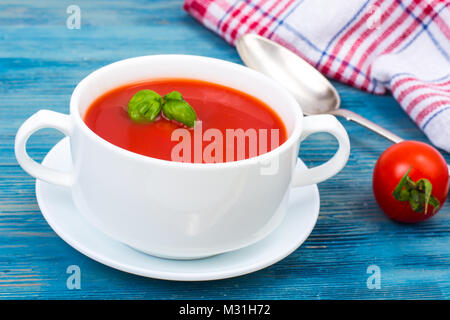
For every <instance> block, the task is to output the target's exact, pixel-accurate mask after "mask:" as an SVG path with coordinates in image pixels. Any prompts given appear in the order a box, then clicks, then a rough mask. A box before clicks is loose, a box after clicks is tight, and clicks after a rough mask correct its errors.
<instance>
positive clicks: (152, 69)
mask: <svg viewBox="0 0 450 320" xmlns="http://www.w3.org/2000/svg"><path fill="white" fill-rule="evenodd" d="M159 78H185V79H197V80H204V81H209V82H213V83H217V84H221V85H225V86H228V87H231V88H235V89H238V90H241V91H243V92H245V93H247V94H250V95H252V96H255V97H258V98H259V99H260V100H262V101H264V102H265V103H266V104H268V105H269V106H270V107H271V108H272V109H273V110H274V111H275V112H276V113H277V114H278V115H279V116H280V118H281V119H282V121H283V123H284V125H285V126H286V130H287V133H288V139H287V140H286V141H285V142H284V143H283V144H281V145H280V146H279V147H277V148H275V149H273V150H272V151H270V152H267V153H264V154H261V155H259V156H257V157H253V158H250V159H246V160H240V161H232V162H226V163H208V164H203V163H182V162H175V161H166V160H160V159H155V158H151V157H146V156H143V155H140V154H137V153H133V152H130V151H127V150H125V149H122V148H119V147H117V146H115V145H113V144H111V143H109V142H107V141H106V140H104V139H102V138H100V137H99V136H98V135H96V134H95V133H94V132H93V131H91V130H90V129H89V128H88V127H87V125H86V124H85V123H84V121H83V116H84V114H85V112H86V110H87V109H88V107H89V106H90V105H91V104H92V102H93V101H94V100H95V99H96V98H98V97H99V96H100V95H102V94H104V93H105V92H107V91H109V90H111V89H114V88H117V87H119V86H121V85H126V84H130V83H133V82H137V81H143V80H148V79H159ZM224 112H226V111H225V110H224ZM42 128H55V129H58V130H60V131H62V132H63V133H64V134H65V135H67V136H68V137H69V138H70V149H71V153H72V162H73V169H72V170H71V171H67V172H64V171H59V170H51V169H48V168H46V167H44V166H42V165H40V164H38V163H36V162H35V161H34V160H32V159H31V158H30V157H29V156H28V154H27V153H26V142H27V140H28V138H29V137H30V135H31V134H33V133H34V132H35V131H37V130H39V129H42ZM315 132H328V133H330V134H332V135H333V136H334V137H335V138H336V139H337V140H338V143H339V147H338V150H337V152H336V154H335V155H334V156H333V157H332V158H331V159H330V160H328V161H327V162H325V163H324V164H321V165H319V166H317V167H314V168H296V162H297V158H298V152H299V147H300V143H301V141H302V140H303V139H305V138H306V137H307V136H308V135H310V134H312V133H315ZM15 153H16V158H17V160H18V162H19V164H20V165H21V166H22V167H23V168H24V169H25V170H26V171H27V172H28V173H30V174H31V175H32V176H34V177H36V178H37V179H40V180H43V181H46V182H49V183H53V184H56V185H60V186H65V187H67V188H69V189H70V192H71V194H72V199H73V203H74V204H75V206H76V207H77V208H78V210H79V211H80V212H81V213H82V214H83V216H84V218H85V219H86V220H87V221H89V223H91V224H92V225H93V226H95V227H96V228H97V229H99V230H101V231H102V232H103V233H105V234H107V235H108V236H110V237H111V238H113V239H116V240H118V241H120V242H122V243H125V244H127V245H129V246H131V247H133V248H135V249H138V250H140V251H143V252H146V253H149V254H152V255H155V256H159V257H168V258H174V259H194V258H202V257H206V256H212V255H215V254H219V253H224V252H229V251H233V250H237V249H241V248H243V247H245V246H249V245H251V244H253V243H256V242H257V241H259V240H261V239H263V238H265V237H266V236H268V235H269V234H270V233H271V232H272V231H273V230H275V229H276V228H277V227H278V225H279V224H280V223H281V222H282V221H283V219H284V216H285V214H286V210H287V199H288V198H289V192H290V191H291V190H293V189H294V188H296V187H302V186H305V185H310V184H315V183H318V182H321V181H324V180H326V179H328V178H330V177H332V176H333V175H335V174H336V173H338V172H339V171H340V170H341V169H342V168H343V167H344V165H345V164H346V162H347V159H348V156H349V153H350V143H349V139H348V135H347V133H346V131H345V129H344V127H343V126H342V125H341V124H340V122H339V121H338V120H336V118H335V117H334V116H331V115H317V116H309V117H303V114H302V111H301V107H300V106H299V105H298V103H297V102H296V100H295V99H294V98H293V97H292V96H291V94H290V93H289V92H287V91H286V90H285V89H284V88H283V87H281V86H280V85H278V84H277V83H276V82H274V81H273V80H271V79H269V78H268V77H266V76H264V75H263V74H260V73H258V72H256V71H254V70H251V69H249V68H246V67H244V66H241V65H238V64H234V63H231V62H228V61H223V60H218V59H213V58H207V57H199V56H187V55H155V56H144V57H137V58H131V59H126V60H122V61H118V62H115V63H112V64H110V65H107V66H105V67H103V68H100V69H98V70H96V71H94V72H93V73H91V74H90V75H88V76H87V77H86V78H84V79H83V80H82V81H81V82H80V83H79V84H78V86H77V87H76V88H75V90H74V92H73V94H72V98H71V101H70V114H69V115H65V114H62V113H57V112H53V111H49V110H41V111H39V112H37V113H35V114H34V115H32V116H31V117H30V118H29V119H27V120H26V121H25V122H24V124H23V125H22V126H21V127H20V128H19V131H18V132H17V135H16V144H15ZM305 201H310V200H308V199H305Z"/></svg>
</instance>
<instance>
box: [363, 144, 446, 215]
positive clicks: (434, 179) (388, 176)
mask: <svg viewBox="0 0 450 320" xmlns="http://www.w3.org/2000/svg"><path fill="white" fill-rule="evenodd" d="M408 170H410V171H409V174H408V176H409V177H410V178H411V180H412V181H414V182H418V181H419V180H420V179H427V180H429V181H430V182H431V185H432V189H431V195H432V196H433V197H434V198H435V199H437V200H438V201H439V203H440V205H439V207H438V209H437V210H435V208H434V207H433V206H432V205H428V209H427V212H426V213H425V206H423V210H421V211H420V212H418V211H417V210H418V209H417V208H416V211H415V210H413V209H412V206H411V204H410V202H409V201H400V200H397V199H396V198H395V197H394V195H393V192H394V190H395V188H396V187H397V186H398V185H399V182H400V181H401V180H402V178H403V177H404V176H405V174H406V173H407V172H408ZM411 180H410V181H411ZM372 183H373V192H374V195H375V199H376V200H377V202H378V205H379V206H380V207H381V209H382V210H383V211H384V212H385V213H386V215H387V216H389V217H390V218H391V219H393V220H396V221H399V222H406V223H411V222H418V221H422V220H426V219H428V218H431V217H432V216H434V215H435V214H436V213H437V212H438V211H439V209H440V208H442V206H443V205H444V204H445V200H446V198H447V194H448V188H449V171H448V167H447V163H446V162H445V159H444V157H443V156H442V155H441V154H440V153H439V152H438V151H437V150H436V149H435V148H433V147H431V146H430V145H428V144H425V143H422V142H418V141H403V142H400V143H397V144H394V145H393V146H391V147H389V148H388V149H386V150H385V151H384V152H383V153H382V154H381V156H380V158H379V159H378V161H377V163H376V165H375V169H374V172H373V181H372ZM405 188H406V187H405ZM423 204H424V202H423Z"/></svg>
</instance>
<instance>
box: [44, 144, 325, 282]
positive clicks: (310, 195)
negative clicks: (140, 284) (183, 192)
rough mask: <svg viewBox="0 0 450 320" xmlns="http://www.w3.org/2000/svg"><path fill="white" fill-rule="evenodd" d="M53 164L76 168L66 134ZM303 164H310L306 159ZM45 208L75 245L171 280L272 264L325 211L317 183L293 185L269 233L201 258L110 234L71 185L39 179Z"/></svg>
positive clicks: (118, 265) (122, 266)
mask: <svg viewBox="0 0 450 320" xmlns="http://www.w3.org/2000/svg"><path fill="white" fill-rule="evenodd" d="M43 164H44V165H45V166H47V167H49V168H54V169H60V170H70V169H71V168H72V163H71V158H70V150H69V141H68V139H67V138H65V139H63V140H61V141H60V142H59V143H58V144H57V145H56V146H55V147H53V149H52V150H51V151H50V152H49V153H48V155H47V156H46V157H45V159H44V161H43ZM297 167H298V168H305V165H304V164H303V163H302V162H301V160H299V161H298V163H297ZM36 196H37V200H38V203H39V207H40V208H41V211H42V214H43V215H44V217H45V219H46V220H47V222H48V223H49V225H50V226H51V227H52V229H53V230H54V231H55V232H56V233H57V234H58V235H59V236H60V237H61V238H62V239H63V240H64V241H66V242H67V243H68V244H69V245H71V246H72V247H74V248H75V249H76V250H78V251H79V252H81V253H83V254H85V255H86V256H88V257H90V258H92V259H94V260H96V261H98V262H100V263H103V264H105V265H107V266H110V267H112V268H115V269H118V270H122V271H125V272H129V273H133V274H136V275H140V276H144V277H151V278H157V279H167V280H183V281H201V280H215V279H223V278H230V277H235V276H239V275H243V274H247V273H251V272H254V271H257V270H260V269H263V268H265V267H268V266H270V265H272V264H274V263H276V262H278V261H280V260H281V259H283V258H285V257H286V256H288V255H289V254H290V253H292V252H293V251H295V250H296V249H297V248H298V247H299V246H300V245H301V244H302V243H303V242H304V241H305V240H306V238H307V237H308V236H309V234H310V233H311V231H312V229H313V228H314V225H315V224H316V221H317V217H318V214H319V205H320V201H319V192H318V189H317V186H316V185H309V186H306V187H301V188H296V189H294V190H292V191H291V194H290V199H289V201H288V205H287V213H286V216H285V218H284V220H283V221H282V222H281V224H280V226H278V228H277V229H276V230H275V231H274V232H272V233H271V234H270V235H269V236H268V237H266V238H265V239H263V240H260V241H259V242H257V243H255V244H253V245H250V246H248V247H245V248H242V249H239V250H236V251H232V252H227V253H223V254H219V255H216V256H213V257H209V258H204V259H198V260H170V259H161V258H157V257H153V256H150V255H147V254H144V253H141V252H139V251H136V250H134V249H132V248H130V247H129V246H127V245H125V244H122V243H120V242H118V241H115V240H113V239H112V238H110V237H108V236H106V235H105V234H103V233H102V232H100V231H99V230H97V229H96V228H94V227H93V226H92V225H91V224H90V223H88V222H87V221H86V220H85V219H84V218H83V217H82V215H81V214H80V213H79V212H78V211H77V209H76V207H75V206H74V204H73V202H72V198H71V195H70V190H69V189H67V188H64V187H61V186H57V185H53V184H49V183H47V182H43V181H41V180H37V181H36Z"/></svg>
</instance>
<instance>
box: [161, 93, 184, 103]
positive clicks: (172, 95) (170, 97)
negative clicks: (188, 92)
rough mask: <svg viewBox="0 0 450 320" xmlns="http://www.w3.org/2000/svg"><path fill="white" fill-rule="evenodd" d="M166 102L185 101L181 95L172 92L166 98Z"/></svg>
mask: <svg viewBox="0 0 450 320" xmlns="http://www.w3.org/2000/svg"><path fill="white" fill-rule="evenodd" d="M164 100H165V101H167V100H184V99H183V96H182V95H181V93H179V92H178V91H172V92H170V93H168V94H166V95H165V96H164Z"/></svg>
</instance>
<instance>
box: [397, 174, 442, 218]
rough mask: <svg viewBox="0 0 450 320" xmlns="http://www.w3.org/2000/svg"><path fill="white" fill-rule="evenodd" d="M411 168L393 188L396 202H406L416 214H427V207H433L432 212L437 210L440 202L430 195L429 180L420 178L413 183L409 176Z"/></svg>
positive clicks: (430, 186)
mask: <svg viewBox="0 0 450 320" xmlns="http://www.w3.org/2000/svg"><path fill="white" fill-rule="evenodd" d="M411 169H412V167H411V168H409V169H408V171H406V173H405V174H404V175H403V177H402V178H401V179H400V181H399V183H398V184H397V186H396V187H395V189H394V191H393V192H392V195H393V196H394V198H395V199H397V200H398V201H408V202H409V204H410V206H411V209H413V210H414V211H416V212H422V211H423V212H424V214H425V215H426V214H427V212H428V205H431V206H432V207H433V212H435V211H436V210H438V209H439V206H440V202H439V200H438V199H436V197H434V196H432V195H431V191H432V189H433V185H432V184H431V182H430V180H428V179H425V178H422V179H419V180H417V182H414V181H413V180H412V179H411V177H410V176H409V172H410V171H411Z"/></svg>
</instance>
